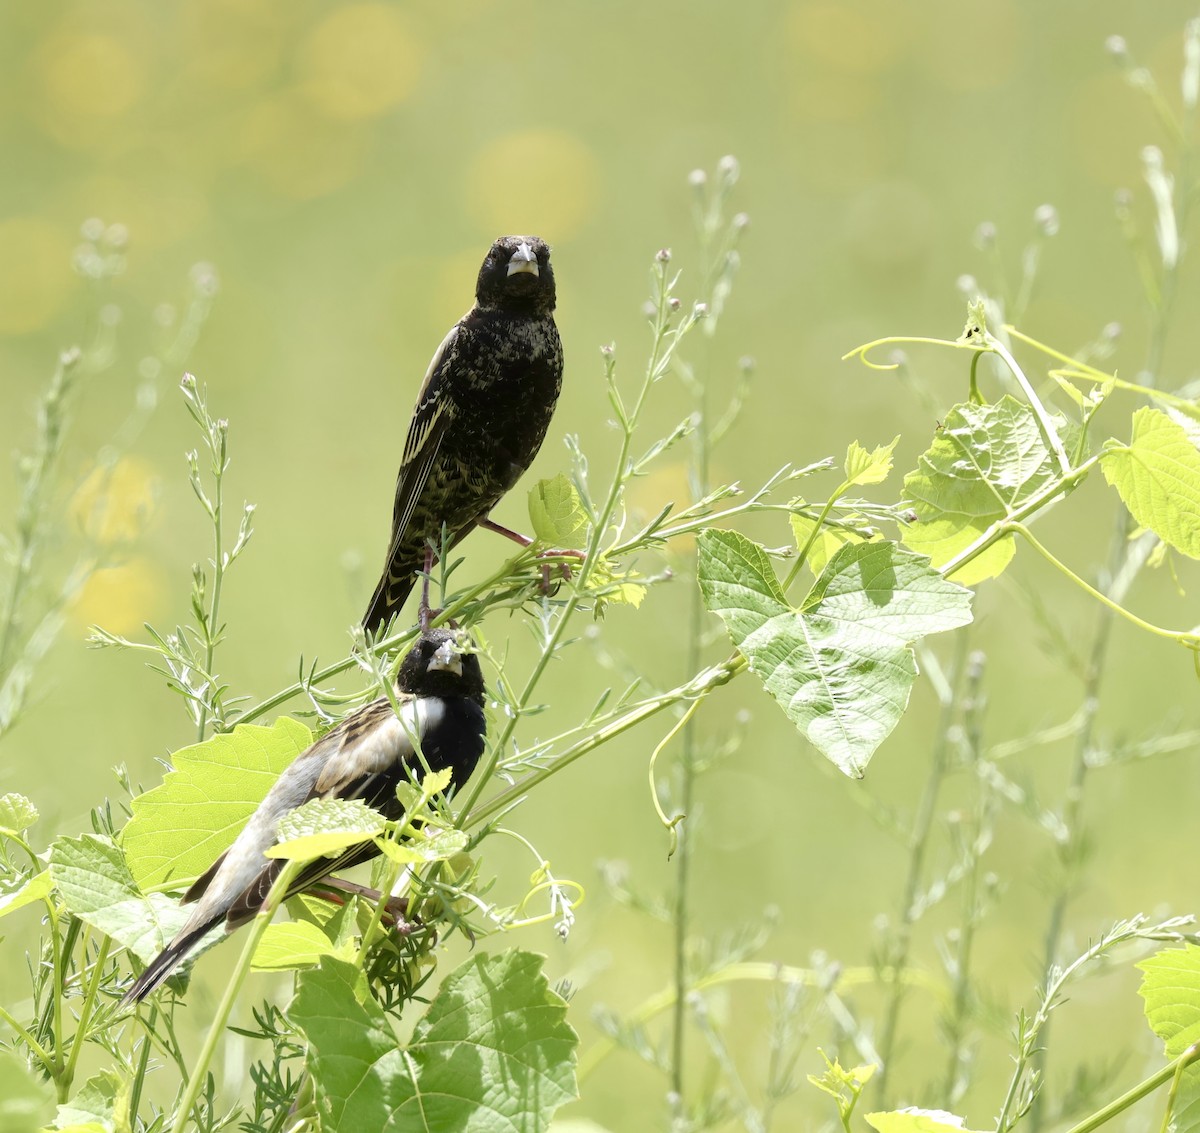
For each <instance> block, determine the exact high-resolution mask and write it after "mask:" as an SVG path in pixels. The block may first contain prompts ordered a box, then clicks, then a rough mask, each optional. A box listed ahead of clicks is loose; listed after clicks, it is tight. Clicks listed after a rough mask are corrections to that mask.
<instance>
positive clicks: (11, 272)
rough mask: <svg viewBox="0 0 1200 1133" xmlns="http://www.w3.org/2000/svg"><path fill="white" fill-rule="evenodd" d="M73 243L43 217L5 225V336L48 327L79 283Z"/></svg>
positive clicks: (1, 316) (1, 257) (1, 313)
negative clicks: (42, 218) (73, 259)
mask: <svg viewBox="0 0 1200 1133" xmlns="http://www.w3.org/2000/svg"><path fill="white" fill-rule="evenodd" d="M72 248H73V241H72V240H71V238H70V236H69V235H68V234H67V233H66V232H65V231H63V230H62V229H60V228H57V227H56V226H54V225H53V224H50V223H48V222H47V221H44V220H41V219H39V218H37V217H30V216H25V217H13V218H11V219H10V220H4V221H0V334H26V333H28V332H29V331H32V330H37V329H38V328H39V327H42V326H44V325H45V324H46V323H47V322H49V321H50V319H51V318H53V317H54V315H55V314H57V313H58V310H59V308H60V307H61V306H62V305H63V302H64V300H65V299H66V298H67V296H68V295H69V294H70V293H71V290H72V289H73V288H74V286H75V284H76V282H77V277H76V275H75V273H74V272H73V271H72V270H71V250H72Z"/></svg>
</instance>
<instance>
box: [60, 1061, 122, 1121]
mask: <svg viewBox="0 0 1200 1133" xmlns="http://www.w3.org/2000/svg"><path fill="white" fill-rule="evenodd" d="M129 1088H130V1083H129V1082H128V1081H125V1080H123V1079H122V1078H121V1077H120V1076H119V1075H118V1074H117V1073H116V1072H115V1071H112V1070H105V1071H102V1072H101V1073H99V1074H96V1075H95V1076H93V1077H91V1078H89V1079H88V1080H87V1081H86V1082H85V1083H84V1084H83V1086H81V1087H80V1089H79V1092H78V1093H77V1094H76V1095H75V1096H74V1097H73V1098H71V1100H70V1101H66V1102H63V1103H62V1104H61V1105H60V1106H59V1107H58V1116H57V1117H56V1118H55V1128H57V1129H59V1130H64V1131H65V1130H68V1129H74V1130H83V1129H97V1130H101V1131H102V1133H124V1131H125V1130H128V1129H129Z"/></svg>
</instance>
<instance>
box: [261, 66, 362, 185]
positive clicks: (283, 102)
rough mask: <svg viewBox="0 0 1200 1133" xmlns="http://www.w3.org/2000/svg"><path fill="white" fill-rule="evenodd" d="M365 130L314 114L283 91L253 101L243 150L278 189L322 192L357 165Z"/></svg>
mask: <svg viewBox="0 0 1200 1133" xmlns="http://www.w3.org/2000/svg"><path fill="white" fill-rule="evenodd" d="M367 140H368V135H367V134H366V133H365V132H364V130H363V128H362V127H360V126H353V125H346V124H345V123H333V122H330V121H328V120H326V119H322V118H318V117H317V116H315V115H314V114H313V112H312V108H311V106H310V105H309V103H308V101H307V99H304V98H302V97H300V95H299V94H298V93H297V92H296V91H294V90H292V91H284V92H282V93H281V94H278V95H275V96H273V97H271V98H266V99H263V100H262V101H261V102H259V103H257V104H256V105H255V106H254V107H253V109H252V110H251V111H250V113H249V114H248V116H247V118H246V121H245V124H244V126H243V128H242V152H243V154H244V156H245V159H246V162H247V164H248V165H249V166H250V167H251V168H252V169H255V170H257V171H258V172H259V173H260V174H261V175H262V176H263V178H264V179H265V180H266V181H267V183H268V184H269V185H270V186H271V187H272V188H273V189H275V190H276V191H278V192H279V193H280V194H282V195H283V196H286V197H294V198H296V199H297V200H310V199H312V198H313V197H322V196H325V195H326V194H328V193H332V192H334V191H335V190H337V189H340V188H341V187H342V186H343V185H346V184H347V183H348V182H350V181H351V180H353V179H354V178H355V177H356V176H357V175H358V173H359V170H361V168H362V163H363V156H364V153H365V151H366V145H367Z"/></svg>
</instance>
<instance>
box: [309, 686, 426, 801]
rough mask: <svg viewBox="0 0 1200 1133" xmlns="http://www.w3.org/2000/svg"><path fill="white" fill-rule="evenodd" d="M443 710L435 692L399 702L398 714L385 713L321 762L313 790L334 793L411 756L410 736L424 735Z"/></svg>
mask: <svg viewBox="0 0 1200 1133" xmlns="http://www.w3.org/2000/svg"><path fill="white" fill-rule="evenodd" d="M445 714H446V706H445V704H444V703H443V702H442V701H441V699H440V698H439V697H436V696H426V697H422V698H421V699H420V700H415V701H408V702H406V703H404V704H402V705H401V706H400V715H399V716H396V714H395V713H394V712H393V713H392V714H390V715H388V716H385V717H384V718H383V719H382V720H381V721H380V722H379V723H378V724H377V725H376V726H375V727H374V728H371V729H370V730H369V731H367V732H364V733H363V734H362V735H361V736H360V737H359V738H358V739H357V740H356V741H354V742H353V743H350V744H346V745H344V746H343V747H342V749H341V750H340V751H339V752H338V753H337V754H336V755H334V756H333V757H332V758H331V759H330V760H329V762H328V763H326V764H325V767H324V769H323V770H322V772H321V775H320V778H319V779H317V783H316V788H315V789H316V791H317V793H318V794H320V795H326V796H327V795H329V794H330V793H331V792H332V793H333V794H336V793H337V792H338V791H339V790H342V789H343V788H344V787H345V785H346V784H348V783H352V782H354V780H356V779H361V778H363V777H364V776H366V775H377V774H380V773H381V772H384V771H388V770H390V769H391V768H392V767H394V766H396V764H398V763H400V762H402V761H405V760H408V759H411V758H412V756H413V754H414V750H415V749H414V744H413V740H414V738H416V737H420V736H424V735H428V733H429V729H430V728H431V727H436V726H437V725H438V724H439V723H440V722H441V721H442V719H443V718H444V716H445Z"/></svg>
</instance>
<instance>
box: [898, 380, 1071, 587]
mask: <svg viewBox="0 0 1200 1133" xmlns="http://www.w3.org/2000/svg"><path fill="white" fill-rule="evenodd" d="M1058 476H1059V468H1058V465H1057V463H1056V462H1055V460H1054V458H1053V455H1052V454H1051V452H1050V449H1049V448H1048V447H1047V445H1046V442H1045V440H1043V438H1042V434H1041V431H1040V429H1039V428H1038V423H1037V418H1035V417H1034V415H1033V411H1032V410H1031V409H1030V408H1029V407H1028V406H1027V405H1023V404H1022V403H1021V402H1019V401H1017V400H1016V399H1015V398H1012V397H1009V396H1008V395H1005V396H1004V397H1002V398H1001V399H1000V400H999V401H998V402H996V404H994V405H970V404H964V405H956V406H955V407H954V408H953V409H952V410H950V413H949V415H948V416H947V417H946V421H945V424H944V425H943V426H942V428H941V429H940V430H939V431H938V433H937V435H936V436H935V437H934V440H933V444H931V445H930V446H929V448H928V450H927V451H926V452H925V453H924V454H923V455H922V456H921V458H920V459H919V460H918V462H917V468H916V471H914V472H910V473H909V474H908V475H907V476H905V478H904V500H905V504H906V506H908V507H909V508H911V509H912V510H913V511H914V512H915V513H916V517H917V519H916V522H915V523H913V524H911V525H910V526H909V527H907V528H905V531H904V536H903V539H904V543H905V545H906V546H907V547H910V548H911V549H912V550H914V551H918V552H920V553H921V554H923V555H928V556H929V557H930V559H931V561H932V562H933V565H934V566H935V567H936V566H942V565H943V564H945V563H948V562H949V561H950V560H951V559H952V558H954V556H955V555H957V554H958V553H959V552H960V551H965V550H966V549H967V548H968V547H969V546H971V544H972V543H974V542H975V541H976V539H978V538H979V537H980V536H981V535H983V534H984V532H986V531H987V530H988V528H989V527H991V526H992V525H993V524H994V523H998V522H1000V521H1001V520H1003V519H1006V518H1007V517H1008V516H1010V515H1011V514H1012V513H1013V511H1014V510H1016V509H1017V508H1018V507H1020V506H1021V505H1022V504H1023V503H1025V502H1026V501H1027V500H1029V499H1030V498H1031V497H1033V496H1035V495H1037V493H1038V492H1040V491H1042V489H1044V488H1045V487H1046V486H1047V485H1049V484H1051V483H1053V482H1054V481H1055V480H1056V479H1057V478H1058ZM1015 550H1016V547H1015V544H1014V542H1013V538H1012V536H1011V535H1010V536H1006V537H1004V538H1003V539H1000V540H998V541H997V542H995V543H993V544H992V545H991V546H990V547H989V548H988V549H987V550H986V551H984V552H983V553H982V554H981V555H979V556H977V557H976V558H974V559H972V560H971V561H970V562H969V563H967V564H966V565H965V566H963V567H961V568H960V569H959V570H957V571H955V573H954V580H955V581H956V582H961V583H962V584H963V585H964V586H969V585H972V584H973V583H976V582H982V581H983V580H984V579H986V578H993V577H995V576H996V575H998V574H1000V572H1001V571H1003V570H1004V568H1005V567H1006V566H1007V565H1008V563H1009V561H1010V560H1011V559H1012V557H1013V553H1014V552H1015Z"/></svg>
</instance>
